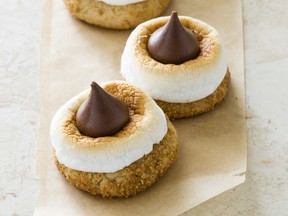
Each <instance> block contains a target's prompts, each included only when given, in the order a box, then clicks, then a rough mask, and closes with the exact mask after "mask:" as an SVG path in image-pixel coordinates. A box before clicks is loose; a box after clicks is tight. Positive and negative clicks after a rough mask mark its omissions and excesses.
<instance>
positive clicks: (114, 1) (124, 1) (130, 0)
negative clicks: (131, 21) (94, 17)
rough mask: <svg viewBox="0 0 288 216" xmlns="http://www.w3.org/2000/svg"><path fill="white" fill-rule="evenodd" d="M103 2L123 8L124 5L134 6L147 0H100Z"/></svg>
mask: <svg viewBox="0 0 288 216" xmlns="http://www.w3.org/2000/svg"><path fill="white" fill-rule="evenodd" d="M99 1H102V2H104V3H106V4H110V5H118V6H123V5H128V4H134V3H138V2H143V1H145V0H99Z"/></svg>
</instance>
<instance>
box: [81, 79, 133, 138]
mask: <svg viewBox="0 0 288 216" xmlns="http://www.w3.org/2000/svg"><path fill="white" fill-rule="evenodd" d="M128 121H129V112H128V108H127V106H126V104H125V103H123V102H122V101H120V100H119V99H117V98H116V97H114V96H112V95H111V94H109V93H107V92H105V91H104V90H103V89H102V88H101V87H100V86H99V85H98V84H97V83H96V82H92V84H91V92H90V95H89V97H88V98H87V99H86V100H85V101H84V102H83V103H82V105H81V106H80V107H79V109H78V111H77V114H76V124H77V127H78V129H79V131H80V132H81V133H82V134H85V135H87V136H90V137H103V136H111V135H113V134H115V133H116V132H118V131H119V130H121V129H122V128H123V127H124V126H125V125H126V124H127V123H128Z"/></svg>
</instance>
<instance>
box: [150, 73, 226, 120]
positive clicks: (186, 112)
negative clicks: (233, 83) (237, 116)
mask: <svg viewBox="0 0 288 216" xmlns="http://www.w3.org/2000/svg"><path fill="white" fill-rule="evenodd" d="M229 83H230V72H229V70H227V72H226V75H225V77H224V79H223V81H222V82H221V84H220V85H219V86H218V88H217V89H216V90H215V91H214V92H213V93H212V94H210V95H209V96H207V97H205V98H203V99H201V100H197V101H194V102H190V103H169V102H165V101H161V100H155V101H156V103H157V104H158V105H159V106H160V107H161V108H162V110H163V111H164V112H165V114H166V115H167V116H168V117H169V118H170V119H178V118H186V117H193V116H196V115H199V114H201V113H205V112H208V111H210V110H213V109H214V107H215V106H216V105H217V104H219V103H220V102H221V101H223V99H224V98H225V96H226V94H227V93H228V90H229Z"/></svg>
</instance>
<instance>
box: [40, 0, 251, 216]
mask: <svg viewBox="0 0 288 216" xmlns="http://www.w3.org/2000/svg"><path fill="white" fill-rule="evenodd" d="M172 10H177V11H178V14H179V15H188V16H192V17H195V18H198V19H201V20H203V21H206V22H208V23H210V24H211V25H212V26H214V27H216V28H217V29H218V31H219V32H220V35H221V38H222V41H223V43H224V46H225V47H226V50H227V54H228V58H229V67H230V70H231V73H232V83H231V89H230V92H229V94H228V97H227V98H226V99H225V101H224V102H223V103H222V104H221V105H219V106H217V108H216V109H215V110H214V111H212V112H209V113H207V114H204V115H201V116H198V117H196V118H190V119H184V120H177V121H174V122H173V123H174V125H175V126H176V129H177V132H178V135H179V138H180V157H179V159H178V161H177V162H176V163H175V164H174V165H173V166H172V167H171V168H170V169H169V170H168V172H167V173H166V174H165V175H164V176H163V177H162V178H161V179H160V181H159V182H157V183H156V184H155V185H154V186H152V187H151V188H149V189H148V190H146V191H145V192H143V193H140V194H138V195H137V196H135V197H132V198H129V199H102V198H99V197H93V196H92V195H89V194H87V193H85V192H82V191H80V190H78V189H76V188H74V187H73V186H71V185H70V184H69V183H67V182H66V181H65V180H64V178H63V177H62V175H61V174H60V173H59V172H58V170H57V169H56V166H55V165H54V162H53V158H52V154H51V150H52V147H51V144H50V138H49V126H50V122H51V118H52V116H53V115H54V114H55V112H56V110H57V109H58V108H59V107H60V106H61V105H62V104H63V103H65V102H66V101H67V100H69V99H70V98H72V97H73V96H75V95H76V94H78V93H79V92H81V91H83V90H84V89H86V88H88V87H89V84H90V83H91V81H92V80H95V81H97V82H102V81H107V80H113V79H121V76H120V74H119V68H120V57H121V54H122V51H123V48H124V46H125V42H126V40H127V38H128V36H129V34H130V32H131V31H113V30H106V29H102V28H98V27H94V26H91V25H88V24H85V23H83V22H80V21H78V20H75V19H73V18H72V17H71V16H70V14H69V13H68V11H67V10H66V8H65V6H64V4H63V2H62V1H61V0H57V1H55V0H47V1H46V2H45V5H44V17H43V25H42V44H41V73H40V83H41V84H40V85H41V94H42V107H43V110H42V117H41V127H40V132H39V140H38V141H39V143H38V144H39V145H38V161H37V175H38V176H39V194H38V197H37V202H36V207H35V215H36V216H38V215H39V216H45V215H49V216H50V215H61V216H62V215H69V216H73V215H81V216H82V215H101V216H106V215H107V216H108V215H109V216H110V215H125V216H130V215H131V216H132V215H133V216H135V215H137V216H138V215H149V216H153V215H157V216H159V215H165V216H167V215H168V216H169V215H178V214H181V213H183V212H184V211H187V210H189V209H190V208H192V207H194V206H196V205H198V204H200V203H201V202H204V201H206V200H208V199H210V198H212V197H213V196H216V195H217V194H219V193H221V192H224V191H225V190H228V189H230V188H232V187H234V186H236V185H238V184H240V183H242V182H243V181H244V180H245V171H246V132H245V109H244V102H245V97H244V67H243V37H242V13H241V1H240V0H232V1H226V0H214V1H210V0H178V1H177V0H174V1H173V3H172V4H171V5H170V7H169V8H168V10H167V11H166V13H165V14H166V15H169V14H170V13H171V11H172Z"/></svg>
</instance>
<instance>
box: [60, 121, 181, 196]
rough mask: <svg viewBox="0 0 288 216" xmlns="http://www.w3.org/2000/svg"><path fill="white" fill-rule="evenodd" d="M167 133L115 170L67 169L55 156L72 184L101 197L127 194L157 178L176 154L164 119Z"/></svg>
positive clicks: (175, 143) (172, 131)
mask: <svg viewBox="0 0 288 216" xmlns="http://www.w3.org/2000/svg"><path fill="white" fill-rule="evenodd" d="M167 124H168V132H167V134H166V135H165V137H164V138H163V140H162V141H161V142H160V143H159V144H154V146H153V150H152V152H150V153H149V154H147V155H144V156H143V157H142V158H140V159H139V160H137V161H135V162H134V163H132V164H130V165H129V166H127V167H125V168H123V169H121V170H119V171H117V172H114V173H92V172H83V171H78V170H74V169H70V168H68V167H66V166H65V165H63V164H61V163H59V161H58V159H57V157H56V156H55V151H54V159H55V163H56V166H57V168H58V169H59V171H60V172H61V173H62V174H63V175H64V177H65V178H66V180H67V181H68V182H69V183H71V184H72V185H74V186H75V187H77V188H79V189H81V190H84V191H87V192H89V193H91V194H93V195H99V196H102V197H110V198H112V197H129V196H133V195H136V194H137V193H139V192H141V191H144V190H145V189H146V188H147V187H149V186H150V185H152V184H153V183H155V182H156V181H158V179H159V178H160V177H161V176H162V175H163V174H164V173H165V172H166V170H167V169H168V168H169V167H170V165H171V164H172V163H173V162H174V161H175V160H176V159H177V157H178V138H177V133H176V130H175V128H174V126H173V125H172V123H171V122H170V121H169V120H168V118H167Z"/></svg>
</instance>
